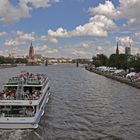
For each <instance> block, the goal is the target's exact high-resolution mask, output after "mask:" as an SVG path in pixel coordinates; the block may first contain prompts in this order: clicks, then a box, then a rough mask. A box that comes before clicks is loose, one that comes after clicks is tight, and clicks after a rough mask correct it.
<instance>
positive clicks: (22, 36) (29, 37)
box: [16, 31, 37, 42]
mask: <svg viewBox="0 0 140 140" xmlns="http://www.w3.org/2000/svg"><path fill="white" fill-rule="evenodd" d="M16 35H17V40H18V41H19V42H20V41H21V42H26V41H34V40H35V39H36V38H37V36H36V35H35V33H34V32H31V33H24V32H22V31H17V32H16Z"/></svg>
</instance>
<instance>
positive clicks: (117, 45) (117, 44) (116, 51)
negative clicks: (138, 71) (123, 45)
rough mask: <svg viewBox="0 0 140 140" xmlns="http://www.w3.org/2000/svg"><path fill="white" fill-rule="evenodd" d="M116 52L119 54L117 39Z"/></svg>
mask: <svg viewBox="0 0 140 140" xmlns="http://www.w3.org/2000/svg"><path fill="white" fill-rule="evenodd" d="M116 54H119V44H118V41H117V48H116Z"/></svg>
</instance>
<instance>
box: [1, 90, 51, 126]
mask: <svg viewBox="0 0 140 140" xmlns="http://www.w3.org/2000/svg"><path fill="white" fill-rule="evenodd" d="M49 96H50V92H49V91H47V93H46V95H45V97H44V100H43V103H42V105H41V108H40V111H39V112H38V113H37V114H36V115H35V117H31V118H10V117H9V118H8V117H7V118H0V129H36V128H37V127H38V123H39V122H40V119H41V117H42V116H43V115H44V112H45V111H44V110H45V107H46V104H47V103H48V101H49Z"/></svg>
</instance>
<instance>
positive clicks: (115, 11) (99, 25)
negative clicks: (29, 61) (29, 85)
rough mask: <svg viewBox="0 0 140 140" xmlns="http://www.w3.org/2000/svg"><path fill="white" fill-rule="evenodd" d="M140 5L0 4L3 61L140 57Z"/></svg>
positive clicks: (133, 0)
mask: <svg viewBox="0 0 140 140" xmlns="http://www.w3.org/2000/svg"><path fill="white" fill-rule="evenodd" d="M139 11H140V0H112V1H111V0H110V1H109V0H106V1H105V0H0V55H8V54H9V53H13V54H14V55H15V56H16V55H21V56H23V55H27V54H28V49H29V46H30V43H31V42H32V44H33V46H34V49H35V52H36V53H37V54H42V55H43V56H46V57H71V58H77V57H81V58H83V57H85V58H91V57H92V56H93V55H96V54H97V53H104V54H105V55H108V56H109V55H110V54H112V53H114V52H115V49H116V41H118V42H119V49H120V52H122V53H124V47H125V46H131V47H132V53H133V54H136V53H140V12H139Z"/></svg>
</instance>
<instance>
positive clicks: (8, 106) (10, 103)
mask: <svg viewBox="0 0 140 140" xmlns="http://www.w3.org/2000/svg"><path fill="white" fill-rule="evenodd" d="M49 95H50V93H49V80H48V77H47V76H46V75H45V74H32V73H28V72H22V73H21V74H20V75H18V76H15V77H12V78H10V79H9V80H8V81H7V82H6V83H4V84H3V90H2V91H1V92H0V129H25V128H37V127H38V123H39V121H40V119H41V116H42V115H43V114H44V109H45V106H46V103H47V102H48V100H49Z"/></svg>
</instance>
